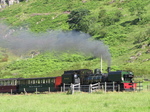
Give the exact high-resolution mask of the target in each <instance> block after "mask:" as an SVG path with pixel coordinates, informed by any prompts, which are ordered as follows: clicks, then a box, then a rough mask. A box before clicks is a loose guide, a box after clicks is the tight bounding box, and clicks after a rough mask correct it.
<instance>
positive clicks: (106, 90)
mask: <svg viewBox="0 0 150 112" xmlns="http://www.w3.org/2000/svg"><path fill="white" fill-rule="evenodd" d="M106 91H107V82H105V93H106Z"/></svg>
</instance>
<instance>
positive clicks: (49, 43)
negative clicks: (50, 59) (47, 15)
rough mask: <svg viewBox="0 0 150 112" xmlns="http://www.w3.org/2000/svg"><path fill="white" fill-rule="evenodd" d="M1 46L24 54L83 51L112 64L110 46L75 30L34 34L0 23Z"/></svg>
mask: <svg viewBox="0 0 150 112" xmlns="http://www.w3.org/2000/svg"><path fill="white" fill-rule="evenodd" d="M0 47H4V48H8V49H11V50H12V51H14V52H15V53H16V54H24V53H25V52H27V51H31V50H43V51H47V50H49V51H59V52H66V51H70V52H75V51H77V52H82V53H84V54H86V55H93V56H94V57H99V58H100V57H101V56H102V59H103V60H105V61H106V62H107V63H108V66H110V63H111V55H110V53H109V48H108V46H106V45H105V44H104V43H103V42H101V41H98V40H91V38H90V35H88V34H85V33H79V32H74V31H68V32H63V31H48V32H47V33H43V34H34V33H31V32H29V31H28V30H25V29H22V30H19V29H18V30H16V29H10V28H9V27H8V26H6V25H4V24H0Z"/></svg>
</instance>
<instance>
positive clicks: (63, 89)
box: [63, 83, 65, 92]
mask: <svg viewBox="0 0 150 112" xmlns="http://www.w3.org/2000/svg"><path fill="white" fill-rule="evenodd" d="M63 91H64V92H65V83H63Z"/></svg>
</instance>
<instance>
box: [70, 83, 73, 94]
mask: <svg viewBox="0 0 150 112" xmlns="http://www.w3.org/2000/svg"><path fill="white" fill-rule="evenodd" d="M70 87H71V94H74V85H73V84H72V83H71V86H70Z"/></svg>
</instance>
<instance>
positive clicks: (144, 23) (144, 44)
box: [0, 0, 150, 77]
mask: <svg viewBox="0 0 150 112" xmlns="http://www.w3.org/2000/svg"><path fill="white" fill-rule="evenodd" d="M149 7H150V0H146V1H142V0H124V1H122V0H113V1H112V0H84V1H83V0H73V1H72V0H63V1H62V0H42V1H41V0H34V1H29V2H20V3H19V4H14V5H12V6H10V7H6V8H5V9H2V10H1V11H0V20H1V22H3V23H7V24H8V26H9V28H13V29H16V28H17V29H18V28H19V29H28V30H29V31H31V32H34V33H37V35H38V34H40V33H41V32H42V33H44V32H47V31H52V30H62V31H70V30H75V31H82V32H85V33H87V34H89V35H91V38H93V39H96V40H101V41H103V42H104V43H105V44H106V45H108V46H109V49H110V53H111V55H112V63H111V67H112V70H131V71H133V72H134V73H135V74H136V75H142V76H143V75H146V76H148V75H149V74H150V69H149V66H150V15H149V13H150V10H149ZM74 23H75V24H74ZM4 31H6V35H8V34H9V32H7V31H8V29H3V30H1V33H2V32H4ZM30 36H32V35H30ZM1 38H2V37H1ZM34 50H35V49H34ZM29 52H30V51H29ZM22 55H23V54H22ZM26 55H27V56H29V55H31V54H26ZM43 55H44V54H43V53H41V54H39V57H38V58H36V57H35V58H32V59H30V58H29V59H28V60H26V59H25V60H24V59H19V62H18V60H17V59H18V58H19V57H18V56H17V55H15V54H14V53H12V51H11V50H7V49H5V47H4V46H1V50H0V59H1V62H0V67H1V72H0V74H1V77H7V76H8V77H18V76H23V77H28V76H39V75H40V76H42V75H44V76H46V75H47V74H51V75H53V76H54V74H53V73H54V72H53V71H55V73H56V74H55V75H57V74H58V75H59V74H61V73H62V71H63V70H64V69H80V68H90V69H94V68H97V67H99V66H100V59H99V58H98V59H95V57H90V58H89V57H84V58H83V55H81V56H75V57H74V56H71V57H69V55H68V56H67V57H68V58H69V59H68V60H72V61H70V62H71V63H69V66H68V62H67V61H66V62H67V63H66V62H65V63H64V61H61V60H59V61H58V60H57V59H58V57H55V56H54V57H55V58H56V60H57V61H56V60H55V61H53V60H52V63H53V65H54V66H55V67H52V66H49V65H47V64H41V63H43V62H41V61H40V60H42V56H43ZM40 56H41V58H40ZM24 57H25V56H24ZM76 58H77V60H81V61H75V60H76ZM74 59H75V60H74ZM16 60H17V61H16ZM31 60H34V61H31ZM46 60H47V59H46ZM49 61H50V60H49ZM33 62H36V64H35V65H34V67H33V68H32V67H31V66H30V64H29V63H31V64H33ZM17 63H20V64H21V65H22V66H23V68H22V69H18V67H17V66H20V65H18V64H17ZM89 63H91V64H89ZM12 64H13V66H15V68H13V67H12ZM37 65H39V66H37ZM29 66H30V67H29ZM35 66H36V68H35ZM46 66H47V67H49V69H51V71H49V72H47V73H45V72H44V73H43V72H41V71H48V70H46V69H40V68H42V67H45V68H46ZM56 66H57V69H56ZM106 67H107V64H106V63H104V69H106ZM25 68H26V69H25ZM33 69H34V70H35V69H39V70H38V71H36V72H33V71H34V70H33ZM27 71H28V72H29V73H27ZM14 74H17V75H14Z"/></svg>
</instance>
